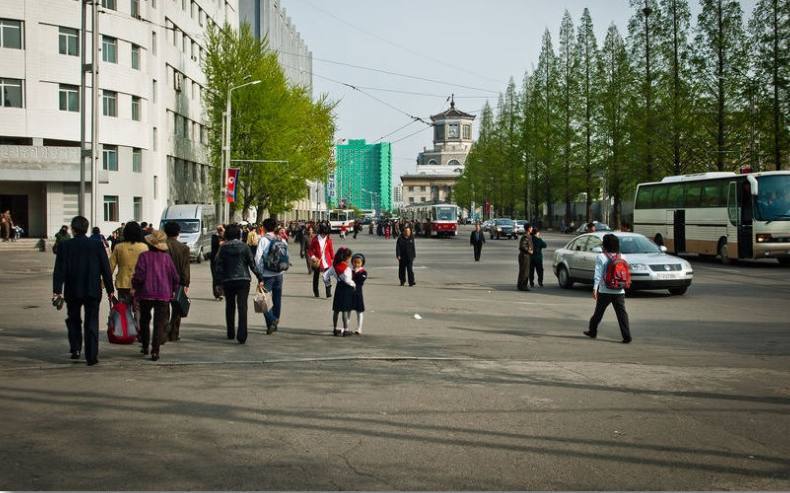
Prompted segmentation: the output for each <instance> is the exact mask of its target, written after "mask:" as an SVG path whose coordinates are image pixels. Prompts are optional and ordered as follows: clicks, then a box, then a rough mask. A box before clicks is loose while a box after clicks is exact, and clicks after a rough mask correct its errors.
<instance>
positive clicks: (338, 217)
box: [329, 211, 351, 221]
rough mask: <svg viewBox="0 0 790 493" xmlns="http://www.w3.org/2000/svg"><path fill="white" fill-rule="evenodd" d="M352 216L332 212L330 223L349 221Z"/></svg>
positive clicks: (341, 212) (340, 212)
mask: <svg viewBox="0 0 790 493" xmlns="http://www.w3.org/2000/svg"><path fill="white" fill-rule="evenodd" d="M350 216H351V214H349V213H348V212H346V211H332V212H330V213H329V220H330V221H348V220H349V219H350Z"/></svg>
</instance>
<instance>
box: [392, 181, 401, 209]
mask: <svg viewBox="0 0 790 493" xmlns="http://www.w3.org/2000/svg"><path fill="white" fill-rule="evenodd" d="M402 207H403V185H401V184H397V185H395V186H394V187H392V210H394V211H398V210H400V209H401V208H402Z"/></svg>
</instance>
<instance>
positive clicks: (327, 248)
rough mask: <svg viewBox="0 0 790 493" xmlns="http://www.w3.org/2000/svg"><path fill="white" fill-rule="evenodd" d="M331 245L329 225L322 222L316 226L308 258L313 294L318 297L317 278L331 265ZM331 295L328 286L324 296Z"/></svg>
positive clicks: (332, 254) (332, 250)
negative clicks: (316, 233) (311, 270)
mask: <svg viewBox="0 0 790 493" xmlns="http://www.w3.org/2000/svg"><path fill="white" fill-rule="evenodd" d="M333 248H334V247H333V246H332V238H331V237H330V236H329V226H327V225H326V224H325V223H322V224H320V225H319V226H318V235H316V236H315V237H314V238H313V240H312V241H311V242H310V250H309V258H310V266H311V267H312V268H313V295H314V296H315V297H316V298H318V297H319V296H318V278H319V276H320V275H321V274H322V273H323V272H325V271H326V270H327V269H329V268H330V267H332V264H333V260H334V257H335V251H334V249H333ZM330 296H332V294H331V291H330V289H329V288H327V290H326V297H327V298H329V297H330Z"/></svg>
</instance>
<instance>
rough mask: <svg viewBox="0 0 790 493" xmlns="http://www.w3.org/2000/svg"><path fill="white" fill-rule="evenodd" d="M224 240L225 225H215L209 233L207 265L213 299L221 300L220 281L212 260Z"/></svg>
mask: <svg viewBox="0 0 790 493" xmlns="http://www.w3.org/2000/svg"><path fill="white" fill-rule="evenodd" d="M223 241H225V226H224V225H222V224H218V225H217V229H216V231H215V232H214V234H212V235H211V253H209V265H210V266H211V269H210V270H211V292H212V294H213V295H214V299H215V300H217V301H222V283H221V282H220V281H219V280H218V278H217V273H216V269H215V268H214V265H215V264H214V260H215V259H216V258H217V253H218V252H219V248H220V247H221V246H222V242H223Z"/></svg>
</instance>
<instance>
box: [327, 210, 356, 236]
mask: <svg viewBox="0 0 790 493" xmlns="http://www.w3.org/2000/svg"><path fill="white" fill-rule="evenodd" d="M355 220H356V215H355V214H354V210H353V209H332V210H331V211H329V225H330V226H331V227H332V232H338V231H340V228H342V227H343V226H345V227H346V229H347V230H348V231H353V229H352V228H353V227H354V221H355Z"/></svg>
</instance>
